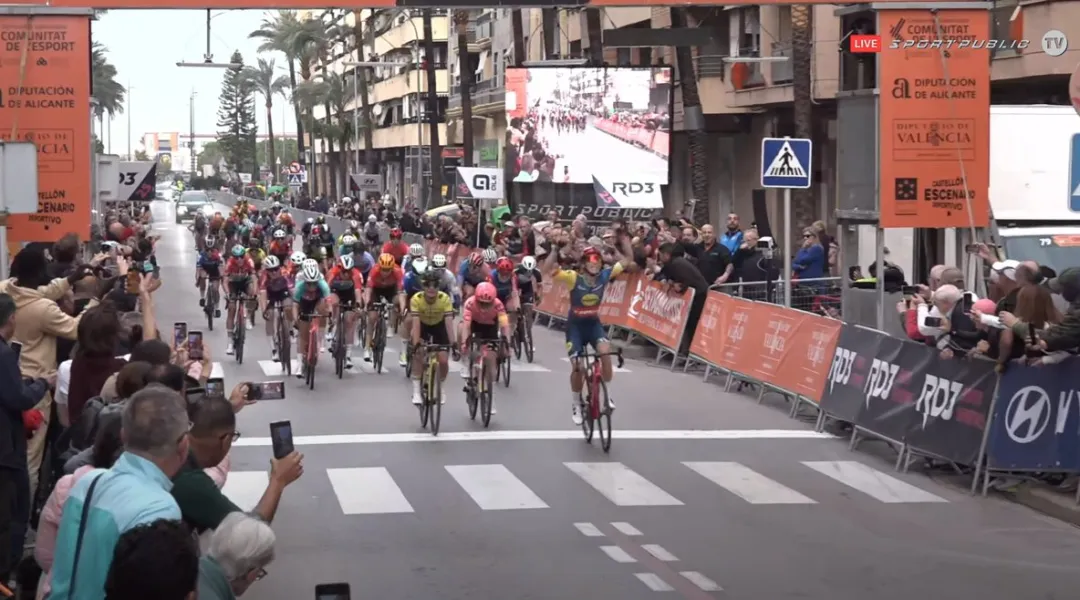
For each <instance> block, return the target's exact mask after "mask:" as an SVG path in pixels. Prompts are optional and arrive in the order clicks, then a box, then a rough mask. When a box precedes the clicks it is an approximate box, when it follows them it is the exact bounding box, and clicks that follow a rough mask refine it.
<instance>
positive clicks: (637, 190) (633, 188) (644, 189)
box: [611, 183, 656, 195]
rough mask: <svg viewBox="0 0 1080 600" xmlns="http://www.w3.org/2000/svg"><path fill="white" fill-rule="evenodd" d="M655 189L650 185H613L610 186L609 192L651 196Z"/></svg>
mask: <svg viewBox="0 0 1080 600" xmlns="http://www.w3.org/2000/svg"><path fill="white" fill-rule="evenodd" d="M655 189H656V188H655V187H653V184H651V183H613V184H611V191H612V192H615V193H616V194H626V195H634V194H651V193H653V192H654V191H655Z"/></svg>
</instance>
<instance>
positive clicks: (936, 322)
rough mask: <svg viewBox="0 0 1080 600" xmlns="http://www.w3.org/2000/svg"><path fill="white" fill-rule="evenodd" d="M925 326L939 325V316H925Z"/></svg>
mask: <svg viewBox="0 0 1080 600" xmlns="http://www.w3.org/2000/svg"><path fill="white" fill-rule="evenodd" d="M925 323H926V326H927V327H941V317H926V321H925Z"/></svg>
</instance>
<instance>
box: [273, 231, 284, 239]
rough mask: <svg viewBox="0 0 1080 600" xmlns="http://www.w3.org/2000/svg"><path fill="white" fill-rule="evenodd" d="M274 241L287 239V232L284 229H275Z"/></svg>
mask: <svg viewBox="0 0 1080 600" xmlns="http://www.w3.org/2000/svg"><path fill="white" fill-rule="evenodd" d="M274 239H275V240H283V239H285V230H284V229H275V230H274Z"/></svg>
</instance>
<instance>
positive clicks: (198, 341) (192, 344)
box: [187, 331, 203, 360]
mask: <svg viewBox="0 0 1080 600" xmlns="http://www.w3.org/2000/svg"><path fill="white" fill-rule="evenodd" d="M187 345H188V358H190V359H191V360H202V357H203V356H202V332H201V331H189V332H188V336H187Z"/></svg>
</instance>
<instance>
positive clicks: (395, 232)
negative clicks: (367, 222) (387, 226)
mask: <svg viewBox="0 0 1080 600" xmlns="http://www.w3.org/2000/svg"><path fill="white" fill-rule="evenodd" d="M390 239H392V240H400V239H401V230H400V229H398V228H397V227H395V228H393V229H391V230H390Z"/></svg>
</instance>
